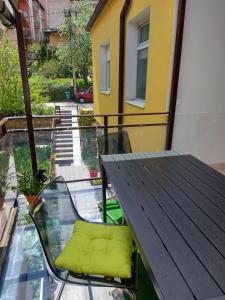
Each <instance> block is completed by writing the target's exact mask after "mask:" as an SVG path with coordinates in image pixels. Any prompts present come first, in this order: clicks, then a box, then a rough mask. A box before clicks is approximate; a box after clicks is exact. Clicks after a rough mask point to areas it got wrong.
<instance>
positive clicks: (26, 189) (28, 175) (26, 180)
mask: <svg viewBox="0 0 225 300" xmlns="http://www.w3.org/2000/svg"><path fill="white" fill-rule="evenodd" d="M43 185H44V182H42V181H40V180H39V179H38V178H37V177H35V176H33V174H32V171H31V170H30V169H26V168H22V170H21V172H20V176H19V178H18V186H17V189H18V193H20V194H24V195H27V196H34V195H37V194H38V193H39V192H40V190H41V189H42V187H43Z"/></svg>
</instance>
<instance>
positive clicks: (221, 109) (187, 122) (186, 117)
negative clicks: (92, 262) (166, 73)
mask: <svg viewBox="0 0 225 300" xmlns="http://www.w3.org/2000/svg"><path fill="white" fill-rule="evenodd" d="M224 28H225V1H224V0H187V6H186V17H185V27H184V40H183V50H182V59H181V70H180V79H179V88H178V98H177V110H176V117H175V128H174V137H173V149H174V150H181V151H184V152H185V153H190V154H193V155H194V156H196V157H198V158H199V159H201V160H203V161H205V162H207V163H222V162H225V37H224Z"/></svg>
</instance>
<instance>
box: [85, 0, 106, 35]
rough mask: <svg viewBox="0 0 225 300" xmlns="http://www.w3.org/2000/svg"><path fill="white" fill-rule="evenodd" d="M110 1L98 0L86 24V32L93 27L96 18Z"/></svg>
mask: <svg viewBox="0 0 225 300" xmlns="http://www.w3.org/2000/svg"><path fill="white" fill-rule="evenodd" d="M109 1H110V0H99V2H98V4H97V5H96V7H95V10H94V11H93V14H92V15H91V17H90V19H89V21H88V24H87V30H89V31H90V30H91V28H92V26H93V25H94V23H95V21H96V20H97V18H98V16H99V15H100V13H101V12H102V10H103V8H104V7H105V6H106V4H107V3H108V2H109Z"/></svg>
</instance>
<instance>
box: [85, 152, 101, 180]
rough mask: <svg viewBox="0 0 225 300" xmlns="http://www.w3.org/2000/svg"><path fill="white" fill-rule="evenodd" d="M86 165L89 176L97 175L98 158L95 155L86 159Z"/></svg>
mask: <svg viewBox="0 0 225 300" xmlns="http://www.w3.org/2000/svg"><path fill="white" fill-rule="evenodd" d="M87 167H88V169H89V173H90V177H91V178H94V177H97V176H98V170H99V165H98V159H97V158H96V157H90V158H89V159H88V160H87Z"/></svg>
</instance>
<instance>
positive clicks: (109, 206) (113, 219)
mask: <svg viewBox="0 0 225 300" xmlns="http://www.w3.org/2000/svg"><path fill="white" fill-rule="evenodd" d="M98 208H99V211H100V214H101V216H102V218H103V205H102V203H99V204H98ZM106 218H107V219H106V222H107V223H109V224H122V222H123V212H122V210H121V208H120V205H119V202H118V200H117V199H116V198H111V199H107V201H106Z"/></svg>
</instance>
